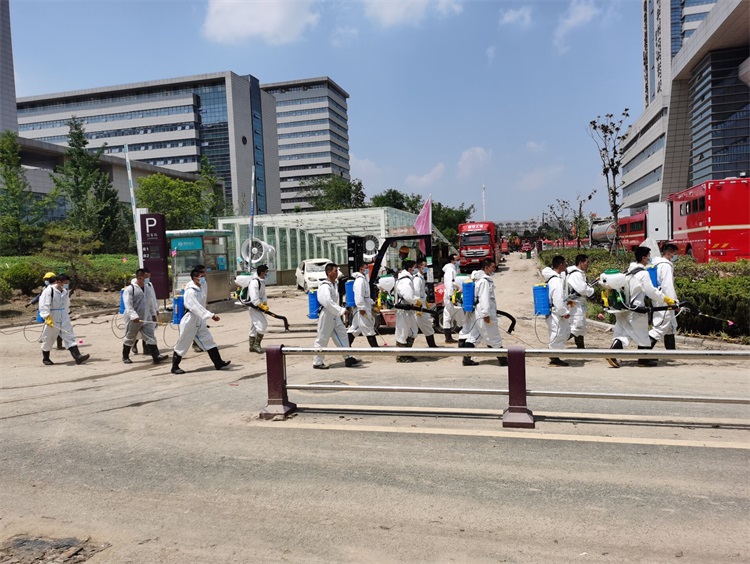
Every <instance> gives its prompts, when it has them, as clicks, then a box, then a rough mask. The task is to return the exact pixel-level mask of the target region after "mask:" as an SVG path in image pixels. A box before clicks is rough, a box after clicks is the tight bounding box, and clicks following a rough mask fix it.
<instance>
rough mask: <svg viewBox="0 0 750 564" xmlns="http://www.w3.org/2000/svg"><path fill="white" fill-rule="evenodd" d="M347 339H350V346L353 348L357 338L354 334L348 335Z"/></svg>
mask: <svg viewBox="0 0 750 564" xmlns="http://www.w3.org/2000/svg"><path fill="white" fill-rule="evenodd" d="M346 338H347V339H349V346H350V347H351V346H352V343H353V342H354V339H355V338H356V337H355V335H354V333H347V334H346Z"/></svg>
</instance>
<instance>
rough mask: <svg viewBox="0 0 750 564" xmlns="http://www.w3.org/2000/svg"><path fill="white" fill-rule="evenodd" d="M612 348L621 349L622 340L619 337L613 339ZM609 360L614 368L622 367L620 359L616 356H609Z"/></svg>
mask: <svg viewBox="0 0 750 564" xmlns="http://www.w3.org/2000/svg"><path fill="white" fill-rule="evenodd" d="M609 348H610V349H621V348H622V341H620V340H619V339H615V340H614V341H612V346H611V347H609ZM607 362H608V363H609V365H610V366H611V367H612V368H620V361H619V360H617V359H616V358H608V359H607Z"/></svg>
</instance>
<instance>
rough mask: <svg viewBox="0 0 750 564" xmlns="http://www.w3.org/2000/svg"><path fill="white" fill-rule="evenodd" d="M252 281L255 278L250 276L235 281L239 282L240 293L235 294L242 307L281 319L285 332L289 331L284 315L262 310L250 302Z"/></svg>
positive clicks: (240, 277) (242, 276)
mask: <svg viewBox="0 0 750 564" xmlns="http://www.w3.org/2000/svg"><path fill="white" fill-rule="evenodd" d="M252 279H253V277H252V276H250V275H248V274H241V275H239V276H237V277H236V278H235V279H234V281H235V282H237V284H238V286H239V287H238V288H237V290H238V291H237V292H235V294H236V296H237V300H238V301H239V303H240V304H241V305H244V306H247V307H251V308H253V309H257V310H258V311H262V312H263V313H265V314H267V315H270V316H271V317H273V318H275V319H281V320H282V321H283V322H284V331H289V321H288V320H287V318H286V317H284V316H283V315H279V314H278V313H274V312H272V311H271V310H270V309H261V308H259V307H258V306H256V305H253V303H252V302H251V301H250V290H249V286H250V281H251V280H252Z"/></svg>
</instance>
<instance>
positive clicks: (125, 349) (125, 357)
mask: <svg viewBox="0 0 750 564" xmlns="http://www.w3.org/2000/svg"><path fill="white" fill-rule="evenodd" d="M130 349H131V347H129V346H128V345H123V346H122V361H123V362H124V363H125V364H133V361H132V360H130Z"/></svg>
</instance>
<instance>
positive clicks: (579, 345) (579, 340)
mask: <svg viewBox="0 0 750 564" xmlns="http://www.w3.org/2000/svg"><path fill="white" fill-rule="evenodd" d="M573 339H574V340H575V342H576V348H579V349H585V348H586V345H584V343H583V335H575V336H574V337H573Z"/></svg>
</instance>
